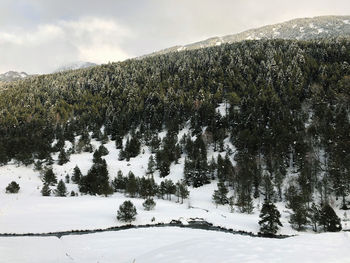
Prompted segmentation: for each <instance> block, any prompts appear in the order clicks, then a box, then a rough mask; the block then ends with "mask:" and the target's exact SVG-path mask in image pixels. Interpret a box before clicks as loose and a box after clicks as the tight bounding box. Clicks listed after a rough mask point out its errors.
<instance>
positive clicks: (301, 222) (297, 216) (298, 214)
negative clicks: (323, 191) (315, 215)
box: [289, 204, 309, 230]
mask: <svg viewBox="0 0 350 263" xmlns="http://www.w3.org/2000/svg"><path fill="white" fill-rule="evenodd" d="M308 222H309V221H308V212H307V209H306V207H305V205H303V204H299V205H298V206H296V207H294V209H293V213H292V214H291V216H290V220H289V223H290V224H291V225H292V226H293V227H294V228H296V229H297V230H302V229H304V227H305V225H307V224H308Z"/></svg>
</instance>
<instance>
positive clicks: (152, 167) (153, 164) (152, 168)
mask: <svg viewBox="0 0 350 263" xmlns="http://www.w3.org/2000/svg"><path fill="white" fill-rule="evenodd" d="M155 167H156V162H155V161H154V158H153V155H151V156H150V157H149V159H148V165H147V172H146V174H150V175H153V173H154V171H155Z"/></svg>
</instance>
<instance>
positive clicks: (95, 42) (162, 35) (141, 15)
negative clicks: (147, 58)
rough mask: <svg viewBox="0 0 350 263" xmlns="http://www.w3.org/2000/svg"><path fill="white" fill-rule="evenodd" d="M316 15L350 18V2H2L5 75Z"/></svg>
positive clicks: (1, 66)
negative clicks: (11, 71) (6, 73)
mask: <svg viewBox="0 0 350 263" xmlns="http://www.w3.org/2000/svg"><path fill="white" fill-rule="evenodd" d="M319 15H350V1H349V0H293V1H292V0H143V1H142V0H0V73H4V72H6V71H9V70H16V71H26V72H28V73H31V74H32V73H49V72H52V71H53V70H55V69H57V68H58V67H59V66H62V65H65V64H68V63H71V62H76V61H89V62H95V63H99V64H100V63H108V62H109V61H120V60H124V59H126V58H131V57H135V56H140V55H143V54H147V53H151V52H153V51H157V50H160V49H164V48H167V47H170V46H174V45H179V44H180V45H181V44H189V43H192V42H195V41H199V40H204V39H206V38H209V37H213V36H222V35H227V34H233V33H238V32H241V31H244V30H247V29H250V28H254V27H260V26H263V25H267V24H274V23H278V22H283V21H286V20H290V19H293V18H299V17H312V16H319Z"/></svg>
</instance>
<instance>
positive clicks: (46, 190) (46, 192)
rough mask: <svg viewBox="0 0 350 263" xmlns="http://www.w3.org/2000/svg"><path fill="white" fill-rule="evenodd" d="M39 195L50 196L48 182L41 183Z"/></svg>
mask: <svg viewBox="0 0 350 263" xmlns="http://www.w3.org/2000/svg"><path fill="white" fill-rule="evenodd" d="M41 195H42V196H50V195H51V189H50V187H49V185H48V184H45V183H44V185H43V188H42V189H41Z"/></svg>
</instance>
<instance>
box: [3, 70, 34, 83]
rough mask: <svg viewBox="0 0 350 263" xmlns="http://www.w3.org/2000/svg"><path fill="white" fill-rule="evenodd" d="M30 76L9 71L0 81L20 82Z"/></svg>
mask: <svg viewBox="0 0 350 263" xmlns="http://www.w3.org/2000/svg"><path fill="white" fill-rule="evenodd" d="M28 76H29V75H28V74H27V73H25V72H17V71H8V72H6V73H3V74H0V81H3V82H10V81H15V80H20V79H24V78H27V77H28Z"/></svg>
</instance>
